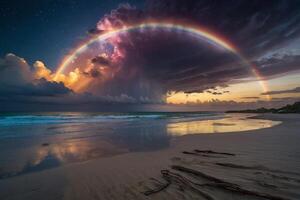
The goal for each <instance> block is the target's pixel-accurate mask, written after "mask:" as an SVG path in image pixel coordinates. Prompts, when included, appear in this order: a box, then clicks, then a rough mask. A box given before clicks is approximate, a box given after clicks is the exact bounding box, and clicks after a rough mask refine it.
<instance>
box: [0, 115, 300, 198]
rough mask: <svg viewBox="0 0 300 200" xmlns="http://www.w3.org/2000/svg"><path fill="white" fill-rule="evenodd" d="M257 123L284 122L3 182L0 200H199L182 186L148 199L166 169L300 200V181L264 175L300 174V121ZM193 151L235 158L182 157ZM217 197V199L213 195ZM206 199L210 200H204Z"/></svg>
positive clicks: (200, 136)
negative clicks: (183, 170) (184, 170)
mask: <svg viewBox="0 0 300 200" xmlns="http://www.w3.org/2000/svg"><path fill="white" fill-rule="evenodd" d="M254 118H257V119H270V120H280V121H282V123H281V124H279V125H276V126H274V127H271V128H264V129H258V130H252V131H243V132H239V133H237V132H234V133H226V134H223V133H218V134H198V135H197V134H196V135H184V136H180V137H175V138H172V139H171V143H170V147H169V148H166V149H162V150H157V151H149V152H129V153H126V154H121V155H116V156H112V157H107V158H99V159H94V160H89V161H85V162H80V163H74V164H70V165H63V166H61V167H58V168H53V169H49V170H44V171H41V172H36V173H30V174H26V175H22V176H19V177H13V178H9V179H4V180H0V188H2V189H0V198H1V199H39V198H43V199H167V198H169V199H190V198H191V197H193V198H196V197H197V195H198V196H199V194H196V193H195V192H193V191H190V190H189V189H186V191H178V190H177V189H176V187H178V186H172V187H170V188H168V189H166V190H164V191H161V192H158V193H157V194H153V196H152V195H151V196H149V197H148V196H145V195H144V194H143V192H144V191H146V190H149V189H153V187H155V185H157V184H154V183H153V181H151V180H150V179H151V178H155V179H157V180H160V181H164V180H163V179H162V178H161V174H160V171H161V170H163V169H168V170H172V169H171V166H174V165H181V166H185V167H187V166H188V167H191V168H193V169H197V170H200V171H201V172H203V173H206V174H211V175H212V176H215V177H218V178H221V179H222V180H223V179H224V180H227V181H230V182H233V183H235V184H238V185H240V186H241V187H243V188H248V189H249V188H252V189H254V190H255V191H259V192H263V193H268V192H270V191H271V190H275V191H273V193H274V194H276V195H277V196H284V197H287V198H289V199H293V198H292V197H295V198H294V199H296V198H297V197H300V194H299V191H298V192H297V191H295V190H294V189H293V188H294V187H296V188H297V187H299V183H298V182H297V181H296V182H295V181H293V179H295V180H298V179H299V180H300V177H298V176H297V175H287V174H284V173H283V174H282V173H279V175H278V174H276V173H275V172H272V174H273V175H274V177H275V176H279V177H280V176H283V177H286V178H291V180H281V179H278V180H277V179H276V178H272V177H271V178H270V177H266V176H267V175H266V173H271V172H269V171H267V172H265V171H264V170H261V169H272V170H281V171H284V172H297V171H300V160H299V157H300V148H299V147H298V144H297V141H300V140H299V139H300V135H299V134H298V130H299V128H300V123H298V122H297V121H299V119H300V115H297V114H284V115H283V114H260V115H258V116H254ZM194 149H200V150H211V151H215V152H226V153H232V154H235V155H236V156H233V157H228V156H227V157H226V156H225V157H224V156H223V157H222V156H221V157H220V156H219V157H218V156H217V157H215V156H213V157H211V155H206V154H204V155H202V154H201V156H194V155H187V154H183V153H182V152H183V151H188V152H192V151H193V150H194ZM205 155H206V156H205ZM216 163H234V164H235V165H237V164H238V165H241V166H263V167H264V168H261V169H260V168H258V169H257V168H254V169H251V170H252V171H251V170H250V169H248V170H242V169H230V168H228V167H227V168H226V167H222V166H218V165H216ZM235 165H233V166H235ZM249 171H250V172H251V173H249ZM246 172H247V173H246ZM254 172H261V173H264V174H263V175H261V176H262V177H261V179H259V180H256V178H257V177H258V175H255V176H254V175H253V173H254ZM245 177H246V179H245ZM249 180H251V181H249ZM201 181H202V179H201ZM262 181H263V182H262ZM264 181H266V182H264ZM271 183H272V184H271ZM268 184H269V185H273V186H274V187H276V189H274V188H272V189H270V188H268V187H267V186H266V185H268ZM284 184H288V185H292V186H293V187H292V186H291V187H290V188H288V189H286V188H282V187H281V186H282V185H284ZM262 185H264V186H262ZM270 187H271V186H270ZM203 191H205V192H206V193H208V194H209V195H212V194H213V195H216V197H219V196H221V197H222V196H223V197H226V198H228V195H229V196H231V195H235V196H236V198H237V199H238V198H239V197H240V195H239V194H234V193H231V192H228V191H223V190H219V189H216V188H213V189H208V190H207V189H203ZM212 191H213V193H211V192H212ZM24 194H25V195H24ZM45 194H47V195H45ZM200 196H201V195H200ZM248 197H249V199H256V198H258V197H253V196H251V195H250V196H249V195H248V196H247V198H248ZM201 198H203V199H205V198H204V197H203V196H202V197H200V199H201ZM247 198H245V199H247ZM216 199H218V198H216Z"/></svg>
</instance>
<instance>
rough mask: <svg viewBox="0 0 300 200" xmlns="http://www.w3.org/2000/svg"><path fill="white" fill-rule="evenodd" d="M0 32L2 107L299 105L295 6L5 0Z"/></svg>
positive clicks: (279, 1)
mask: <svg viewBox="0 0 300 200" xmlns="http://www.w3.org/2000/svg"><path fill="white" fill-rule="evenodd" d="M0 35H1V37H0V111H2V110H3V111H22V110H28V111H31V110H34V111H48V110H51V111H55V110H71V111H72V110H100V111H101V110H109V109H112V110H116V111H118V110H122V109H125V108H126V109H127V110H136V109H137V110H139V109H141V110H153V109H155V110H160V109H166V108H167V109H169V110H177V109H178V110H184V109H188V110H228V109H232V108H241V109H242V108H257V107H261V106H265V107H278V106H282V105H285V104H287V103H293V102H295V101H298V100H300V90H299V88H300V3H299V1H297V0H290V1H285V0H273V1H260V0H254V1H243V0H228V1H217V0H215V1H214V0H197V1H196V0H186V1H181V0H148V1H101V0H92V1H80V0H74V1H71V0H70V1H62V0H61V1H58V0H43V1H37V0H36V1H33V0H32V1H16V0H12V1H7V0H3V1H1V2H0ZM108 35H109V36H108ZM105 36H107V37H106V38H105V39H101V38H104V37H105ZM154 107H155V108H154ZM108 108H109V109H108Z"/></svg>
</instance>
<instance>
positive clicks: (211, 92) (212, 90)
mask: <svg viewBox="0 0 300 200" xmlns="http://www.w3.org/2000/svg"><path fill="white" fill-rule="evenodd" d="M216 90H217V89H216V88H214V89H211V90H206V91H205V92H207V93H209V94H212V95H222V94H225V93H229V91H227V90H225V91H216Z"/></svg>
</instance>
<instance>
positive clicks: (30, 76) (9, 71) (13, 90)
mask: <svg viewBox="0 0 300 200" xmlns="http://www.w3.org/2000/svg"><path fill="white" fill-rule="evenodd" d="M71 92H72V91H71V90H70V89H69V88H67V87H65V86H64V84H63V83H56V82H49V81H47V80H46V79H36V78H35V76H34V70H33V67H31V66H30V65H28V63H27V62H26V61H25V60H24V59H23V58H20V57H18V56H15V55H14V54H7V55H6V56H5V58H4V59H0V95H1V96H4V97H6V98H11V100H13V101H15V100H17V99H16V98H18V97H19V96H25V97H29V98H32V97H33V96H61V95H66V94H69V93H71Z"/></svg>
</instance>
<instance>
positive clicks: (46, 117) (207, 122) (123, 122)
mask: <svg viewBox="0 0 300 200" xmlns="http://www.w3.org/2000/svg"><path fill="white" fill-rule="evenodd" d="M252 116H253V115H249V114H225V113H216V112H129V113H99V112H95V113H85V112H63V113H62V112H57V113H21V114H20V113H2V114H1V115H0V179H6V178H11V177H14V176H21V175H23V174H27V173H34V172H37V171H42V170H46V169H49V168H54V167H58V166H61V165H67V164H73V163H76V162H85V161H88V160H91V159H97V158H100V157H108V156H115V155H119V154H124V153H129V152H141V151H156V150H161V149H164V148H169V146H170V144H171V140H172V139H174V138H176V137H181V136H183V135H188V134H212V133H227V132H240V131H244V130H245V131H246V130H253V129H260V128H267V127H271V126H274V125H276V124H278V122H273V121H271V120H260V119H253V118H251V117H252Z"/></svg>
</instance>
